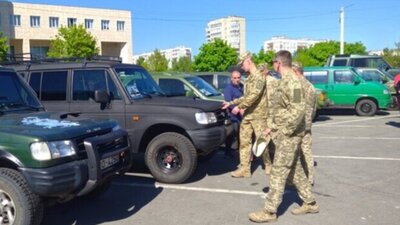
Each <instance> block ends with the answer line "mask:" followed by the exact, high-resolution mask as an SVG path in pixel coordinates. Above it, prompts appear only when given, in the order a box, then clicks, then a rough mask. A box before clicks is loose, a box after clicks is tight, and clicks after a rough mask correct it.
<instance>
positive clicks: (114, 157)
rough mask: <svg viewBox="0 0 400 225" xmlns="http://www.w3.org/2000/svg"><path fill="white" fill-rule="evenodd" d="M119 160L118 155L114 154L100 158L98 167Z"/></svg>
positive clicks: (106, 166)
mask: <svg viewBox="0 0 400 225" xmlns="http://www.w3.org/2000/svg"><path fill="white" fill-rule="evenodd" d="M118 162H119V155H114V156H111V157H108V158H105V159H102V160H100V169H102V170H103V169H106V168H108V167H110V166H112V165H114V164H117V163H118Z"/></svg>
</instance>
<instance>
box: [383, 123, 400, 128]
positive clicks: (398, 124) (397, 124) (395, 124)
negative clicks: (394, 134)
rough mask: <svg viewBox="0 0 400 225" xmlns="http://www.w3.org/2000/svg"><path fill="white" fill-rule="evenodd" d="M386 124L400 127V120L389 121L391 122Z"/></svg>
mask: <svg viewBox="0 0 400 225" xmlns="http://www.w3.org/2000/svg"><path fill="white" fill-rule="evenodd" d="M386 125H389V126H392V127H397V128H400V122H396V121H389V122H387V123H386Z"/></svg>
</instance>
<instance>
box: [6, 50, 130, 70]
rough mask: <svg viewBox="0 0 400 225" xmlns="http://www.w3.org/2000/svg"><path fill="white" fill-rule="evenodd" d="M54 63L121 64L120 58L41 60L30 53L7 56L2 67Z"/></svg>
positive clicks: (99, 56) (94, 57)
mask: <svg viewBox="0 0 400 225" xmlns="http://www.w3.org/2000/svg"><path fill="white" fill-rule="evenodd" d="M56 62H69V63H71V62H75V63H79V62H82V63H83V64H84V65H86V64H87V63H88V62H117V63H122V58H121V57H119V56H103V55H97V56H92V57H88V58H82V57H64V58H43V57H38V56H35V55H33V54H31V53H22V54H8V55H7V56H6V61H4V62H2V63H3V64H4V65H27V67H28V68H29V67H30V66H31V65H32V64H43V63H56Z"/></svg>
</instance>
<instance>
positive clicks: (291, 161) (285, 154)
mask: <svg viewBox="0 0 400 225" xmlns="http://www.w3.org/2000/svg"><path fill="white" fill-rule="evenodd" d="M301 139H302V137H298V136H295V137H286V136H283V135H282V134H279V135H278V136H277V137H275V138H274V139H273V142H274V144H275V146H276V149H275V156H274V163H273V164H272V171H271V175H270V184H269V191H268V193H267V196H266V201H265V206H264V208H265V209H266V210H267V211H268V212H271V213H276V212H277V209H278V207H279V205H280V204H281V202H282V196H283V192H284V190H285V185H286V181H287V179H289V180H290V181H291V182H292V183H293V185H294V186H295V187H296V189H297V193H298V194H299V197H300V198H301V199H302V200H303V201H304V202H305V203H312V202H313V201H314V196H313V194H312V193H311V183H310V182H309V181H308V179H307V177H306V174H305V172H304V169H303V167H302V165H301V161H300V155H299V153H300V148H299V147H300V142H301Z"/></svg>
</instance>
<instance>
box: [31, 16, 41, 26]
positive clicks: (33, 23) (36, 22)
mask: <svg viewBox="0 0 400 225" xmlns="http://www.w3.org/2000/svg"><path fill="white" fill-rule="evenodd" d="M31 27H40V16H31Z"/></svg>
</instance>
